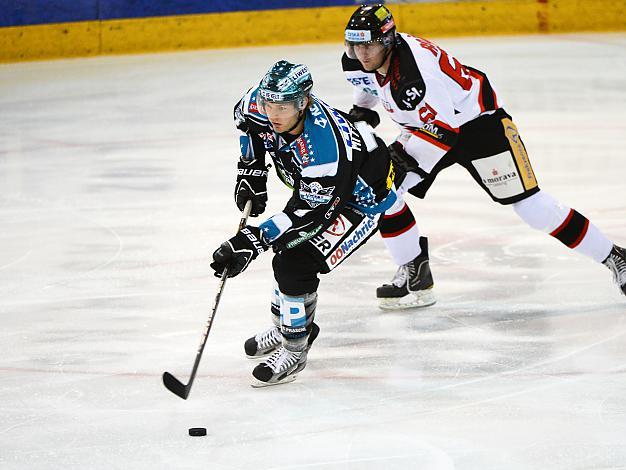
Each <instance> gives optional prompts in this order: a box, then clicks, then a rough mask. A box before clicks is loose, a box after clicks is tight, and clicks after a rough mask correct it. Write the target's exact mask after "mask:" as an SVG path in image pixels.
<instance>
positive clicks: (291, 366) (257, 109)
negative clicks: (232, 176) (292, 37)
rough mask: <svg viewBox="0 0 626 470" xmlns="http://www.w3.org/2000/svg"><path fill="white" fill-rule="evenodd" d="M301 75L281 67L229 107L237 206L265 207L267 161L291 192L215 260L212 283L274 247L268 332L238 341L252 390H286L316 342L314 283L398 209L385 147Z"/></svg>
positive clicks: (299, 69) (295, 68)
mask: <svg viewBox="0 0 626 470" xmlns="http://www.w3.org/2000/svg"><path fill="white" fill-rule="evenodd" d="M312 87H313V80H312V78H311V75H310V73H309V70H308V68H307V67H306V66H304V65H302V64H292V63H289V62H287V61H284V60H283V61H279V62H277V63H276V64H274V66H273V67H272V68H271V69H270V70H269V71H268V72H267V74H266V75H265V76H264V78H263V79H262V80H261V83H260V84H259V85H258V86H256V87H253V88H251V89H250V90H249V91H248V92H247V93H246V94H245V95H244V97H243V98H242V99H241V100H240V101H239V102H238V103H237V105H236V106H235V123H236V125H237V128H238V129H239V130H240V131H241V137H240V144H241V158H240V161H239V163H238V174H237V182H236V187H235V201H236V203H237V206H238V207H239V208H240V210H243V207H244V205H245V204H246V202H247V201H248V200H252V212H251V215H252V216H257V215H259V214H261V213H262V212H263V211H264V210H265V207H266V202H267V190H266V182H267V177H268V169H269V166H268V162H267V161H266V156H267V155H269V157H270V159H271V161H272V162H273V164H274V168H275V170H276V174H277V176H278V178H279V179H280V180H281V181H282V182H283V183H284V184H285V185H286V186H288V187H289V188H290V189H291V190H292V191H293V192H292V195H291V198H290V199H289V200H288V201H287V204H286V205H285V207H284V209H283V210H282V211H281V212H279V213H277V214H275V215H272V216H271V217H270V218H268V219H267V220H265V221H264V222H262V223H261V224H260V225H259V226H258V227H253V226H246V227H245V228H243V229H242V230H241V231H240V232H239V233H238V234H237V235H236V236H234V237H233V238H231V239H230V240H228V241H227V242H224V243H223V244H222V245H221V246H220V247H219V248H218V249H217V250H216V251H215V253H213V260H214V261H213V263H212V264H211V267H212V268H213V269H214V270H215V273H216V275H217V276H220V275H221V273H222V272H223V270H224V268H225V267H226V266H229V271H228V274H229V276H231V277H232V276H236V275H238V274H239V273H241V272H242V271H244V270H245V269H246V267H247V266H248V264H249V263H250V262H251V261H252V260H253V259H255V258H256V257H257V256H258V255H259V254H261V253H263V252H264V251H266V250H268V249H270V248H272V249H273V250H274V253H275V254H274V259H273V262H272V267H273V272H274V279H275V281H276V283H275V287H274V295H273V299H272V301H271V313H272V320H273V325H272V327H271V328H269V329H268V330H267V331H264V332H262V333H260V334H258V335H255V336H254V337H252V338H250V339H249V340H247V341H246V342H245V345H244V349H245V351H246V354H247V355H248V356H250V357H261V356H264V355H266V354H268V353H272V354H271V356H269V358H267V359H265V360H264V361H263V362H261V363H260V364H259V365H257V366H256V367H255V368H254V370H253V372H252V375H253V377H254V382H253V386H264V385H274V384H278V383H284V382H290V381H292V380H293V379H294V378H295V377H296V374H297V373H298V372H299V371H301V370H302V369H303V368H304V367H305V365H306V360H307V353H308V350H309V348H310V346H311V344H312V342H313V340H314V339H315V337H316V336H317V334H318V333H319V328H318V327H317V325H316V324H315V323H314V321H313V320H314V318H315V310H316V305H317V287H318V284H319V279H318V275H319V274H326V273H328V272H330V271H331V270H332V269H334V268H336V267H337V266H338V265H339V264H341V263H342V262H343V261H344V260H345V259H346V258H347V257H348V256H350V255H351V254H352V253H354V251H356V250H357V249H358V248H359V247H360V246H362V245H363V244H364V243H365V242H366V241H367V240H368V239H369V238H370V237H371V236H372V235H373V234H374V233H376V231H377V226H378V221H379V219H380V217H381V214H382V213H384V212H385V211H386V210H387V209H389V208H390V207H391V206H393V204H394V203H395V202H396V200H397V196H396V194H395V192H394V190H393V187H392V183H393V165H392V164H391V161H390V158H389V153H388V150H387V147H386V146H385V144H384V142H383V141H382V140H381V139H379V138H377V137H376V136H375V135H374V133H373V131H372V128H371V127H370V126H369V125H368V124H366V123H363V122H361V123H358V124H356V125H353V124H352V123H351V122H350V121H349V120H348V119H347V115H344V114H342V113H341V112H339V111H337V110H335V109H334V108H332V107H330V106H329V105H327V104H326V103H324V102H323V101H322V100H321V99H319V98H317V97H316V96H315V95H313V94H312V93H311V88H312Z"/></svg>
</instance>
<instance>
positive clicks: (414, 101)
mask: <svg viewBox="0 0 626 470" xmlns="http://www.w3.org/2000/svg"><path fill="white" fill-rule="evenodd" d="M425 94H426V88H425V87H424V82H423V81H421V80H420V81H417V82H412V83H409V84H408V85H407V86H406V87H404V88H403V89H402V91H400V93H399V95H398V96H399V97H400V101H401V104H402V105H403V106H401V109H402V110H404V111H413V110H414V109H415V108H416V107H417V105H418V104H419V103H420V101H422V99H423V98H424V95H425Z"/></svg>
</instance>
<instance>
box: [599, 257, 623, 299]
mask: <svg viewBox="0 0 626 470" xmlns="http://www.w3.org/2000/svg"><path fill="white" fill-rule="evenodd" d="M602 264H604V265H605V266H606V267H607V268H609V269H610V270H611V272H612V273H613V279H614V280H615V283H616V284H617V285H618V287H619V289H620V290H621V291H622V294H623V295H626V250H625V249H624V248H622V247H620V246H617V245H613V249H612V250H611V252H610V253H609V256H608V257H607V259H605V260H604V261H603V262H602Z"/></svg>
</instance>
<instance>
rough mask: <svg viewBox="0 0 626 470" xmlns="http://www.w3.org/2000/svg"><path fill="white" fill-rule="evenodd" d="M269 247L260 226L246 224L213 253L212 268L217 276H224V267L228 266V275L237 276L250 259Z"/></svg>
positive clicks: (244, 268)
mask: <svg viewBox="0 0 626 470" xmlns="http://www.w3.org/2000/svg"><path fill="white" fill-rule="evenodd" d="M267 249H269V246H268V245H267V244H266V243H265V242H264V241H263V239H262V238H261V231H260V230H259V227H252V226H250V225H246V226H245V227H244V228H242V229H241V230H240V231H239V232H237V235H235V236H234V237H233V238H231V239H230V240H228V241H225V242H224V243H222V244H221V245H220V247H219V248H218V249H217V250H215V252H214V253H213V262H212V263H211V268H213V270H214V271H215V277H222V273H223V272H224V269H225V268H226V267H228V277H235V276H236V275H238V274H241V273H242V272H244V271H245V270H246V268H247V267H248V265H249V264H250V261H252V260H253V259H255V258H256V257H257V256H259V255H260V254H261V253H263V252H264V251H266V250H267Z"/></svg>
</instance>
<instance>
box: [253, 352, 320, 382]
mask: <svg viewBox="0 0 626 470" xmlns="http://www.w3.org/2000/svg"><path fill="white" fill-rule="evenodd" d="M308 349H309V348H308V347H307V348H306V349H305V350H304V351H301V352H294V351H289V350H288V349H285V348H284V347H282V346H281V347H279V348H278V349H276V351H274V354H272V355H271V356H270V357H269V358H267V359H266V360H265V361H263V362H261V363H260V364H259V365H258V366H256V367H255V368H254V370H253V371H252V380H253V381H252V384H251V385H252V386H253V387H254V388H259V387H267V386H269V385H279V384H284V383H289V382H293V381H294V380H295V379H296V376H297V374H298V372H300V371H301V370H302V369H304V368H305V367H306V357H307V353H308Z"/></svg>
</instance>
